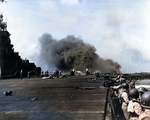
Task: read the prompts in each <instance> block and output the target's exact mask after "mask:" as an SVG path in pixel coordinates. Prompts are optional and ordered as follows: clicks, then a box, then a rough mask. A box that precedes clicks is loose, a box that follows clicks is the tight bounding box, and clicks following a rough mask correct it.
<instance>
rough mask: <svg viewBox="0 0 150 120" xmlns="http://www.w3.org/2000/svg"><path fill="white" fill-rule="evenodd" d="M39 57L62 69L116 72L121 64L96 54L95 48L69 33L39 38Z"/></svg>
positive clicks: (44, 35) (45, 35)
mask: <svg viewBox="0 0 150 120" xmlns="http://www.w3.org/2000/svg"><path fill="white" fill-rule="evenodd" d="M39 42H40V47H41V48H40V49H41V58H43V60H44V61H45V62H46V63H47V64H52V63H53V64H55V65H56V67H57V68H58V69H60V70H63V71H69V70H70V69H72V68H74V69H76V70H82V71H85V69H86V68H88V69H89V70H90V71H100V72H104V73H106V72H107V73H108V72H109V73H111V72H117V71H118V70H120V68H121V66H120V65H119V64H118V63H117V62H114V61H113V60H111V59H106V60H104V59H103V58H101V57H99V55H98V54H96V48H95V47H94V46H92V45H90V44H87V43H84V42H83V40H82V39H81V38H79V37H74V36H73V35H69V36H67V37H66V38H63V39H61V40H56V39H54V38H53V37H52V36H51V35H50V34H43V35H42V36H41V37H40V38H39Z"/></svg>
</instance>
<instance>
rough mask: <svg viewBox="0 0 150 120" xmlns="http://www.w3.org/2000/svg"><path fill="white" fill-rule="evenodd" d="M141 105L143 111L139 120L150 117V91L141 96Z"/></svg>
mask: <svg viewBox="0 0 150 120" xmlns="http://www.w3.org/2000/svg"><path fill="white" fill-rule="evenodd" d="M141 106H142V108H143V113H142V114H141V115H140V116H139V118H138V120H143V119H144V118H146V117H147V118H148V117H150V92H145V93H144V94H143V95H142V98H141Z"/></svg>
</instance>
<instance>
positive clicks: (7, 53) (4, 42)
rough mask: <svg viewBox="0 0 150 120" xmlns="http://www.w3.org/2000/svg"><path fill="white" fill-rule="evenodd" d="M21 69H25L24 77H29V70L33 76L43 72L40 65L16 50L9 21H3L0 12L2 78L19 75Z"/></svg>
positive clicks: (0, 63)
mask: <svg viewBox="0 0 150 120" xmlns="http://www.w3.org/2000/svg"><path fill="white" fill-rule="evenodd" d="M0 2H3V1H0ZM21 70H23V77H27V74H28V72H30V73H32V75H33V76H39V75H40V74H41V68H40V67H36V65H35V64H34V63H30V62H29V60H27V59H25V60H24V59H22V58H21V57H20V56H19V53H18V52H15V51H14V48H13V45H12V44H11V40H10V33H9V32H8V31H7V23H6V22H3V14H0V79H3V78H12V77H18V75H19V74H20V71H21Z"/></svg>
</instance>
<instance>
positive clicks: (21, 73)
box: [20, 69, 23, 79]
mask: <svg viewBox="0 0 150 120" xmlns="http://www.w3.org/2000/svg"><path fill="white" fill-rule="evenodd" d="M22 78H23V69H21V71H20V79H22Z"/></svg>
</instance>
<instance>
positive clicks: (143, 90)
mask: <svg viewBox="0 0 150 120" xmlns="http://www.w3.org/2000/svg"><path fill="white" fill-rule="evenodd" d="M138 91H139V101H140V102H141V97H142V95H143V93H145V92H148V89H146V88H145V87H140V88H139V89H138Z"/></svg>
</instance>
